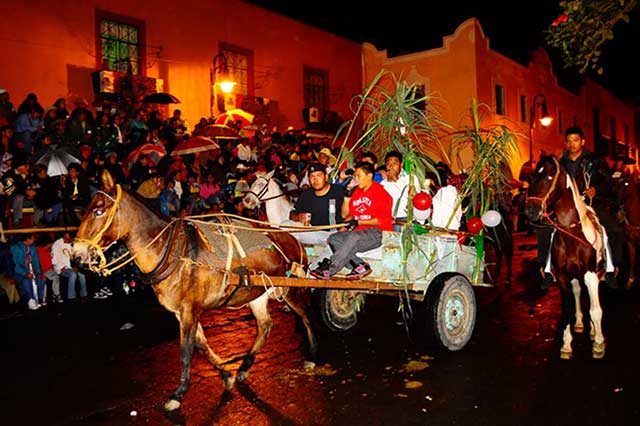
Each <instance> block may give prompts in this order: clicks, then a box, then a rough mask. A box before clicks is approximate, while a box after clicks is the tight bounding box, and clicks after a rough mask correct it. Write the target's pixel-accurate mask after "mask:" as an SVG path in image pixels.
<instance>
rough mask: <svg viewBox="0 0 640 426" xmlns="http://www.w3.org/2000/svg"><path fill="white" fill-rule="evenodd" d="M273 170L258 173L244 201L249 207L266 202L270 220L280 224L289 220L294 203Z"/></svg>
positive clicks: (252, 207)
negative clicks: (281, 186) (274, 176)
mask: <svg viewBox="0 0 640 426" xmlns="http://www.w3.org/2000/svg"><path fill="white" fill-rule="evenodd" d="M273 172H274V171H273V170H272V171H271V172H269V173H267V174H259V175H258V174H256V176H257V177H256V180H255V181H254V182H253V184H252V185H251V189H250V190H249V192H247V194H246V195H245V196H244V198H243V200H242V202H243V203H244V205H245V207H246V208H248V209H254V208H256V207H258V206H259V205H260V203H262V202H264V203H265V207H266V211H267V218H268V220H269V222H271V223H277V224H280V223H283V222H284V221H287V220H289V212H291V209H293V204H292V203H291V200H289V197H288V196H287V194H285V193H284V192H283V191H282V188H280V185H279V184H278V182H276V180H275V179H274V178H273Z"/></svg>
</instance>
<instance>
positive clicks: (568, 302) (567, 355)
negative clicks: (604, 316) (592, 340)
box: [558, 274, 574, 359]
mask: <svg viewBox="0 0 640 426" xmlns="http://www.w3.org/2000/svg"><path fill="white" fill-rule="evenodd" d="M563 275H564V274H558V286H559V287H560V294H561V297H562V321H561V322H560V327H561V329H562V347H561V348H560V359H571V356H572V355H573V349H571V342H572V341H573V336H572V335H571V322H572V321H573V315H574V312H573V310H574V304H573V300H572V297H571V296H572V294H571V290H569V288H568V287H567V285H568V283H567V277H566V276H563Z"/></svg>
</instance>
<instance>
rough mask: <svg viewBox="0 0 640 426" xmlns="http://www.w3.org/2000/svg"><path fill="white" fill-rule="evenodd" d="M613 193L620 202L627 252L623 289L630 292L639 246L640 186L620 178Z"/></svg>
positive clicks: (626, 178)
mask: <svg viewBox="0 0 640 426" xmlns="http://www.w3.org/2000/svg"><path fill="white" fill-rule="evenodd" d="M614 193H615V194H616V196H617V197H618V199H619V200H621V202H622V208H621V213H622V218H623V220H624V231H625V232H624V234H625V239H626V241H627V248H628V250H629V279H628V280H627V283H626V284H625V288H626V289H627V290H630V289H631V287H632V286H633V282H634V281H635V279H636V266H637V265H636V248H637V247H638V244H640V186H639V185H638V182H636V181H635V180H634V179H633V178H631V177H622V178H620V179H619V180H618V181H617V182H616V183H615V185H614Z"/></svg>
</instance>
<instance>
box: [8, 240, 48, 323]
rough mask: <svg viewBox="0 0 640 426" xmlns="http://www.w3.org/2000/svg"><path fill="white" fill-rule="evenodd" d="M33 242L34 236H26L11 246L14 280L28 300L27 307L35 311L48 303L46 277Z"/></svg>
mask: <svg viewBox="0 0 640 426" xmlns="http://www.w3.org/2000/svg"><path fill="white" fill-rule="evenodd" d="M33 242H34V237H33V234H24V235H23V240H22V241H18V242H17V243H15V244H14V245H13V246H11V256H12V258H13V264H14V272H15V274H14V278H15V280H16V282H17V283H18V285H19V288H20V293H21V295H22V297H24V298H25V299H26V300H27V307H28V308H29V309H30V310H32V311H35V310H36V309H38V308H40V307H41V306H42V305H45V304H46V302H45V300H44V279H43V278H44V277H43V275H42V269H41V268H40V260H39V258H38V252H37V251H36V248H35V246H34V244H33ZM38 301H40V303H38Z"/></svg>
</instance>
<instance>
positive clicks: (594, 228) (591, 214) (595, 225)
mask: <svg viewBox="0 0 640 426" xmlns="http://www.w3.org/2000/svg"><path fill="white" fill-rule="evenodd" d="M560 171H561V172H562V173H564V174H565V178H566V181H567V183H566V187H567V188H568V189H569V190H570V191H571V196H572V198H573V204H574V205H575V208H576V210H577V211H578V217H579V219H580V224H581V225H582V233H583V234H584V237H585V239H586V240H587V242H589V244H591V245H592V246H593V248H594V249H595V250H596V255H597V256H596V258H597V262H598V263H600V260H601V259H603V258H604V238H603V235H602V225H601V224H600V220H599V219H598V216H597V215H596V212H595V210H593V208H592V207H589V206H587V203H585V202H584V200H583V199H582V196H580V192H579V191H578V185H577V183H576V182H575V180H574V179H573V177H572V176H571V175H569V173H567V171H566V170H562V169H561V170H560Z"/></svg>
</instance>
